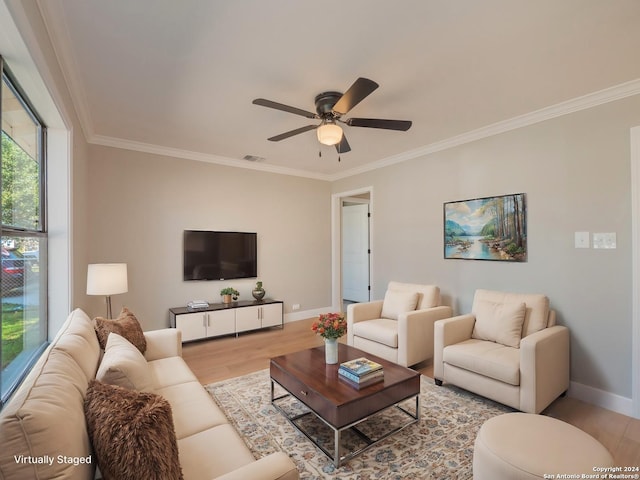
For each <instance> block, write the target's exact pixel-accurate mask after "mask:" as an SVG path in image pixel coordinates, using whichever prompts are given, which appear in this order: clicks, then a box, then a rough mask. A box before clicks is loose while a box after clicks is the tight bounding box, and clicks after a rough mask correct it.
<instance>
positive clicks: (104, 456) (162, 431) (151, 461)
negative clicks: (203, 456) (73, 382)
mask: <svg viewBox="0 0 640 480" xmlns="http://www.w3.org/2000/svg"><path fill="white" fill-rule="evenodd" d="M84 411H85V417H86V421H87V430H88V433H89V438H90V439H91V444H92V445H93V449H94V452H95V455H96V457H97V459H98V466H99V467H100V471H101V472H102V476H103V478H104V479H105V480H141V479H145V480H182V479H183V475H182V468H181V467H180V459H179V456H178V442H177V440H176V432H175V429H174V426H173V412H172V411H171V405H170V404H169V402H168V401H167V400H166V399H164V398H162V397H161V396H160V395H156V394H154V393H145V392H134V391H131V390H126V389H124V388H121V387H117V386H113V385H105V384H104V383H100V382H98V381H96V380H91V381H90V382H89V388H88V389H87V396H86V398H85V401H84Z"/></svg>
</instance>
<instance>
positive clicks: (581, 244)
mask: <svg viewBox="0 0 640 480" xmlns="http://www.w3.org/2000/svg"><path fill="white" fill-rule="evenodd" d="M575 245H576V248H589V232H576V233H575Z"/></svg>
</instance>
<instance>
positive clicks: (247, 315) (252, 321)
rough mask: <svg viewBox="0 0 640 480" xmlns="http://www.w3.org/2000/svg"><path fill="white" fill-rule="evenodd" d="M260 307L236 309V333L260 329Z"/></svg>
mask: <svg viewBox="0 0 640 480" xmlns="http://www.w3.org/2000/svg"><path fill="white" fill-rule="evenodd" d="M260 308H261V307H243V308H237V309H236V332H245V331H247V330H256V329H258V328H260V327H262V324H261V322H260Z"/></svg>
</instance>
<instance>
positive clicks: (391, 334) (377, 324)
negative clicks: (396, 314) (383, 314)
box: [352, 318, 398, 348]
mask: <svg viewBox="0 0 640 480" xmlns="http://www.w3.org/2000/svg"><path fill="white" fill-rule="evenodd" d="M352 328H353V334H354V335H355V336H356V337H360V338H366V339H367V340H371V341H373V342H377V343H382V344H384V345H388V346H389V347H391V348H398V322H396V321H395V320H389V319H387V318H377V319H374V320H367V321H366V322H357V323H354V324H353V327H352Z"/></svg>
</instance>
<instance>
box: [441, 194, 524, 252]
mask: <svg viewBox="0 0 640 480" xmlns="http://www.w3.org/2000/svg"><path fill="white" fill-rule="evenodd" d="M444 258H459V259H466V260H498V261H505V262H526V261H527V202H526V196H525V194H524V193H515V194H512V195H502V196H499V197H486V198H475V199H473V200H462V201H458V202H448V203H445V204H444Z"/></svg>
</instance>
